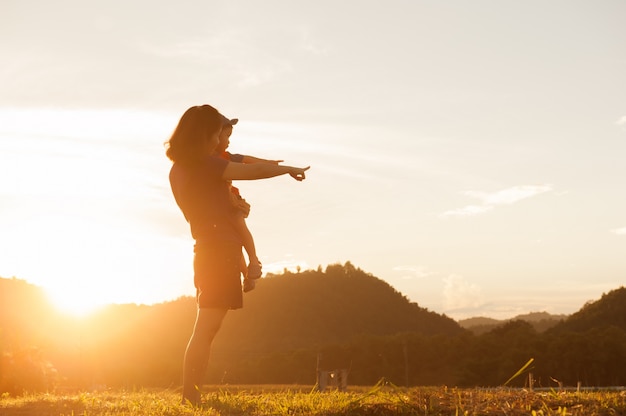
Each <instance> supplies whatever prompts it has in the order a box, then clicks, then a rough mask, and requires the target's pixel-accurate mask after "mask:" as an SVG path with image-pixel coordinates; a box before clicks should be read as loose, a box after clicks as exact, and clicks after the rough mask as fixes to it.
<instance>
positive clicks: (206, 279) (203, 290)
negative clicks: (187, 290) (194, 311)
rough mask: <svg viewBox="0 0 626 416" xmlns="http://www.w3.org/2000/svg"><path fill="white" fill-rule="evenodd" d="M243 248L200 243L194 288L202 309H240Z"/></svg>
mask: <svg viewBox="0 0 626 416" xmlns="http://www.w3.org/2000/svg"><path fill="white" fill-rule="evenodd" d="M241 256H242V254H241V245H239V244H236V243H232V242H229V243H220V244H196V246H195V247H194V259H193V270H194V277H193V281H194V285H195V287H196V299H197V301H198V307H200V308H219V309H239V308H241V307H242V306H243V292H242V290H241Z"/></svg>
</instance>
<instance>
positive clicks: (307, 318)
mask: <svg viewBox="0 0 626 416" xmlns="http://www.w3.org/2000/svg"><path fill="white" fill-rule="evenodd" d="M402 332H415V333H419V334H423V335H436V334H446V335H454V334H458V333H460V332H463V329H462V328H461V327H460V326H459V325H458V324H457V323H456V322H455V321H454V320H452V319H451V318H448V317H446V316H443V315H440V314H437V313H435V312H431V311H428V310H427V309H425V308H421V307H420V306H418V305H417V304H416V303H411V302H410V301H409V300H408V299H407V298H406V297H405V296H403V295H402V294H401V293H399V292H398V291H396V290H395V289H394V288H393V287H391V286H390V285H389V284H388V283H386V282H384V281H383V280H381V279H378V278H377V277H374V276H372V275H371V274H368V273H365V272H364V271H363V270H361V269H359V268H356V267H354V266H353V265H352V264H350V263H349V262H348V263H346V264H345V265H330V266H328V267H327V268H326V270H325V271H322V270H321V269H318V270H307V271H304V272H301V273H291V272H285V273H284V274H281V275H270V276H267V277H266V278H264V279H262V280H260V281H259V282H258V284H257V289H255V290H254V291H252V292H249V293H248V294H247V295H246V297H245V298H244V308H243V309H241V310H237V311H233V312H231V313H229V314H228V315H227V317H226V320H225V321H224V325H223V327H222V330H221V332H220V334H219V335H218V337H217V339H216V340H215V347H216V348H217V349H219V348H221V347H226V346H228V348H236V349H242V350H250V349H253V350H256V351H258V350H272V349H276V348H279V349H283V350H284V349H293V348H305V347H311V346H315V345H324V344H330V343H341V342H345V341H347V340H349V339H351V338H354V337H356V336H360V335H370V336H371V335H373V336H385V335H394V334H397V333H402Z"/></svg>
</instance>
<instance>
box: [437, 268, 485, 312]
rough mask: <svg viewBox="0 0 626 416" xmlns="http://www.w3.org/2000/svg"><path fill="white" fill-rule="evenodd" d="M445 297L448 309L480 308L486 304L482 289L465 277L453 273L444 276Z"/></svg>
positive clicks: (445, 305) (445, 304)
mask: <svg viewBox="0 0 626 416" xmlns="http://www.w3.org/2000/svg"><path fill="white" fill-rule="evenodd" d="M443 283H444V287H443V298H444V307H445V309H446V311H454V310H459V309H468V308H478V307H479V306H481V305H483V304H484V299H483V295H482V290H481V289H480V287H478V286H477V285H476V284H474V283H470V282H468V281H467V280H466V279H465V277H463V276H460V275H456V274H451V275H449V276H448V277H444V278H443Z"/></svg>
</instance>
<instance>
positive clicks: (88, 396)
mask: <svg viewBox="0 0 626 416" xmlns="http://www.w3.org/2000/svg"><path fill="white" fill-rule="evenodd" d="M31 415H32V416H113V415H115V416H120V415H122V416H126V415H128V416H130V415H133V416H183V415H209V416H226V415H236V416H243V415H251V416H252V415H254V416H265V415H273V416H274V415H275V416H292V415H313V416H318V415H319V416H321V415H324V416H348V415H366V416H370V415H371V416H387V415H507V416H508V415H542V416H543V415H559V416H565V415H585V416H590V415H626V392H625V391H623V390H622V391H610V392H609V391H606V392H602V391H596V392H580V393H577V392H556V391H549V392H529V391H524V390H512V389H490V390H484V389H456V388H447V387H415V388H408V389H405V388H398V387H394V386H389V385H387V386H382V385H379V386H376V387H374V388H369V389H366V388H351V389H349V390H348V391H347V392H337V391H332V392H324V393H320V392H316V391H313V390H312V388H310V387H297V386H233V387H231V386H227V387H224V386H221V387H207V388H205V389H204V394H203V404H202V406H201V407H199V408H193V407H190V406H188V405H183V404H181V403H180V393H179V392H177V391H173V390H159V391H156V390H140V391H114V390H111V391H101V392H92V393H73V394H35V395H25V396H22V397H17V398H11V397H6V396H4V397H2V398H0V416H31Z"/></svg>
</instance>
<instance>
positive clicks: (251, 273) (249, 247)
mask: <svg viewBox="0 0 626 416" xmlns="http://www.w3.org/2000/svg"><path fill="white" fill-rule="evenodd" d="M235 224H236V226H237V232H238V233H239V235H240V236H241V239H242V243H243V247H244V249H245V250H246V253H247V254H248V263H249V265H248V275H247V278H248V279H258V278H260V277H261V274H262V271H261V262H260V261H259V258H258V257H257V254H256V246H255V245H254V238H253V237H252V233H251V232H250V229H248V225H247V224H246V220H245V218H244V217H243V215H237V221H236V222H235Z"/></svg>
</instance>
